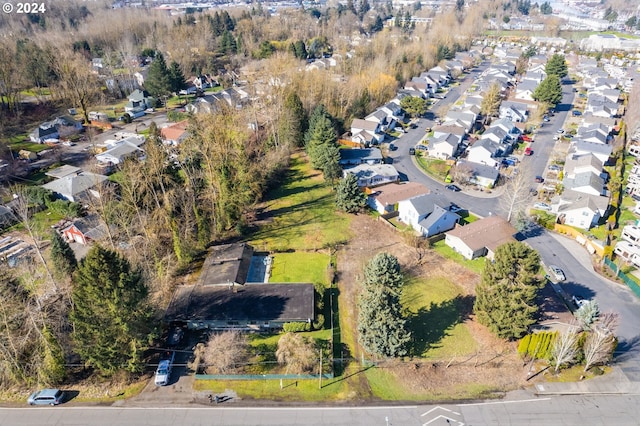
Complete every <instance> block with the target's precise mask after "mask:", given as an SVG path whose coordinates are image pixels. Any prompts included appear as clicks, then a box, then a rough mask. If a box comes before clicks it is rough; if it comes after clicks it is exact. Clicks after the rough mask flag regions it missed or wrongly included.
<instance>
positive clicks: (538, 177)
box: [536, 176, 544, 183]
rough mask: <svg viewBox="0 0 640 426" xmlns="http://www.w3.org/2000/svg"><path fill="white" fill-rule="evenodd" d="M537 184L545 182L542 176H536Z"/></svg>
mask: <svg viewBox="0 0 640 426" xmlns="http://www.w3.org/2000/svg"><path fill="white" fill-rule="evenodd" d="M536 182H538V183H542V182H544V178H543V177H542V176H536Z"/></svg>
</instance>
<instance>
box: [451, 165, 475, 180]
mask: <svg viewBox="0 0 640 426" xmlns="http://www.w3.org/2000/svg"><path fill="white" fill-rule="evenodd" d="M449 174H450V175H451V177H452V178H453V181H454V182H458V183H461V184H467V183H469V182H470V181H471V179H473V169H472V168H471V166H469V165H468V164H465V163H462V164H456V165H455V166H453V167H452V168H451V170H450V171H449Z"/></svg>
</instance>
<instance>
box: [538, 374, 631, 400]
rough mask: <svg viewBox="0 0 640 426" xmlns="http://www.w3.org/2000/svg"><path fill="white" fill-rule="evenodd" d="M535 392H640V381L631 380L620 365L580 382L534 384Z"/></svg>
mask: <svg viewBox="0 0 640 426" xmlns="http://www.w3.org/2000/svg"><path fill="white" fill-rule="evenodd" d="M534 393H535V394H536V395H538V396H541V395H542V396H544V395H577V394H640V383H638V382H631V381H629V379H628V378H627V376H625V374H624V373H623V372H622V370H621V369H620V368H619V367H613V368H612V371H611V372H610V373H609V374H606V375H604V376H600V377H594V378H593V379H589V380H584V381H580V382H546V383H538V384H536V385H535V386H534Z"/></svg>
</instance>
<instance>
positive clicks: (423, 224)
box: [398, 194, 460, 237]
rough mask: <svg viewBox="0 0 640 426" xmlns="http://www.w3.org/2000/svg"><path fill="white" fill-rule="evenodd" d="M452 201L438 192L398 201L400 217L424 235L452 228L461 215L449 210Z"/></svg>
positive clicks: (428, 235)
mask: <svg viewBox="0 0 640 426" xmlns="http://www.w3.org/2000/svg"><path fill="white" fill-rule="evenodd" d="M450 206H451V203H449V202H448V201H447V200H446V199H445V198H444V197H442V196H440V195H437V194H424V195H419V196H417V197H412V198H409V199H407V200H402V201H400V202H399V203H398V219H399V220H400V221H402V222H404V223H406V224H407V225H411V227H412V228H413V229H415V230H416V231H417V232H419V233H420V235H422V236H424V237H430V236H432V235H436V234H439V233H441V232H445V231H448V230H449V229H452V228H453V227H454V226H455V224H456V223H457V222H458V220H460V216H458V215H457V214H455V213H453V212H451V211H450V210H449V208H450Z"/></svg>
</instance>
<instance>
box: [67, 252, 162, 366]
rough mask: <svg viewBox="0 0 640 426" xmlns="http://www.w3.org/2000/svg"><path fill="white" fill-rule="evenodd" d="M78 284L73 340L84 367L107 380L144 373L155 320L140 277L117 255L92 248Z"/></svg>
mask: <svg viewBox="0 0 640 426" xmlns="http://www.w3.org/2000/svg"><path fill="white" fill-rule="evenodd" d="M74 278H75V279H74V282H75V286H74V289H73V292H72V301H73V308H72V310H71V313H70V319H71V322H72V324H73V329H74V332H73V335H72V337H73V341H74V343H75V347H76V351H77V352H78V354H79V355H80V356H81V357H82V359H83V360H84V362H85V364H86V365H88V366H91V367H94V368H96V369H97V370H98V371H100V373H101V374H103V375H107V376H109V375H112V374H114V373H116V372H117V371H121V370H122V371H129V372H140V371H141V370H142V368H143V367H144V363H143V362H142V353H143V350H144V349H145V347H146V346H147V344H148V341H150V340H151V337H150V336H151V334H150V324H151V315H152V312H151V310H150V309H149V307H148V306H147V304H146V300H147V287H146V286H145V284H144V281H143V279H142V276H141V274H140V272H139V271H135V270H132V269H131V266H130V264H129V262H127V260H126V259H125V258H124V257H122V256H121V255H119V254H118V253H116V252H115V251H111V250H107V249H104V248H102V247H100V246H94V247H92V248H91V250H89V252H88V253H87V255H86V257H85V258H84V259H82V261H81V262H80V265H79V266H78V269H77V272H76V275H75V277H74Z"/></svg>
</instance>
